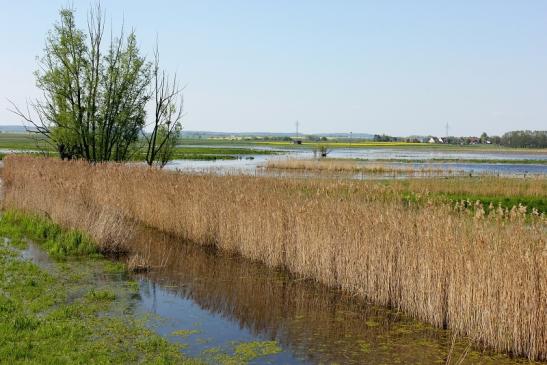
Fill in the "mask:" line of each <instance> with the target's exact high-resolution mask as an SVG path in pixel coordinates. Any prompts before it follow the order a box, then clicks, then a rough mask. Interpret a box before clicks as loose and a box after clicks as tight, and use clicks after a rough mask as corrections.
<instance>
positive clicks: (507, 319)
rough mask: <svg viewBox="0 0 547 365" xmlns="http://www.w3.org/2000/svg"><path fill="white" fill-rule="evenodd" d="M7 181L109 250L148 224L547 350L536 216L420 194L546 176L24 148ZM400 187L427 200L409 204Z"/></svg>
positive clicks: (505, 346)
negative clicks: (346, 175) (426, 174)
mask: <svg viewBox="0 0 547 365" xmlns="http://www.w3.org/2000/svg"><path fill="white" fill-rule="evenodd" d="M4 176H5V185H6V192H5V206H6V207H10V208H17V209H21V210H25V211H31V212H36V213H41V214H47V215H48V216H50V217H51V218H52V219H53V220H55V221H56V222H59V223H60V224H61V225H63V226H65V227H77V228H79V229H81V230H84V231H88V232H90V233H89V234H90V235H91V237H93V238H94V239H96V240H97V241H102V242H103V244H104V245H105V247H109V245H112V244H113V242H115V246H114V247H115V249H116V250H119V249H120V248H123V249H127V250H129V249H130V247H128V246H124V245H128V244H129V242H130V238H131V229H130V227H131V226H130V225H129V226H128V227H129V229H125V230H123V232H124V235H123V236H120V235H119V232H120V231H122V230H121V229H120V227H122V226H123V227H125V224H126V223H127V222H133V223H136V224H144V225H147V226H149V227H154V228H156V229H159V230H161V231H164V232H168V233H171V234H173V235H175V236H177V237H181V238H184V239H188V240H190V241H192V242H195V243H197V244H202V245H207V246H214V247H216V248H218V249H221V250H223V251H227V252H233V253H237V254H240V255H242V256H243V257H246V258H248V259H251V260H255V261H259V262H262V263H264V264H266V265H268V266H271V267H280V268H283V269H285V270H288V271H289V272H292V273H293V274H295V275H297V276H299V277H302V278H309V279H313V280H316V281H318V282H320V283H322V284H325V285H327V286H330V287H336V288H339V289H342V290H345V291H348V292H350V293H353V294H355V295H357V296H360V297H362V298H366V299H368V300H371V301H373V302H374V303H377V304H380V305H385V306H388V307H391V308H396V309H399V310H402V311H404V312H406V313H408V314H409V315H411V316H413V317H414V318H417V319H420V320H423V321H425V322H428V323H430V324H432V325H434V326H437V327H442V328H449V329H451V330H452V331H454V333H456V334H458V335H463V336H469V337H470V338H471V339H472V340H473V341H474V343H475V344H477V345H478V346H485V347H488V348H491V349H494V350H496V351H501V352H510V353H513V354H518V355H521V356H526V357H528V358H530V359H545V356H546V348H545V343H546V335H547V334H546V332H545V328H547V326H546V322H545V321H546V318H545V309H546V307H545V306H546V303H547V300H546V295H547V294H546V291H545V288H544V283H545V282H547V280H546V277H547V272H546V268H547V263H546V262H545V260H546V257H545V256H544V255H543V250H544V248H545V224H546V223H545V216H544V215H543V214H541V213H540V212H539V211H537V210H532V209H528V208H526V207H524V206H522V205H521V206H515V207H511V208H504V207H503V206H498V207H495V209H491V210H489V211H488V210H487V209H485V207H484V206H483V205H482V204H481V203H480V202H479V203H476V202H474V203H473V204H470V205H471V206H468V205H467V204H465V202H458V204H455V203H450V204H447V203H446V202H442V201H436V200H434V199H428V198H427V192H429V191H433V192H443V191H444V192H451V193H456V192H460V193H461V192H463V193H473V194H482V193H484V195H487V196H491V195H492V194H496V193H497V194H507V193H511V194H512V196H518V194H520V195H522V196H536V197H538V198H539V199H544V198H545V194H544V192H545V184H546V183H545V180H544V179H534V180H526V181H521V180H515V179H499V178H490V179H486V180H484V181H482V180H479V183H478V184H476V185H471V184H468V183H466V182H458V180H454V181H452V180H447V182H441V180H437V181H435V180H424V181H414V180H409V181H408V182H400V183H399V182H397V183H389V184H386V183H371V182H362V181H332V180H313V179H310V180H293V179H281V178H267V177H248V176H214V175H195V174H193V175H188V174H179V173H173V172H167V171H163V172H162V171H158V170H150V169H142V168H138V167H129V166H123V165H111V164H101V165H89V164H87V163H85V162H78V161H76V162H71V163H67V162H62V161H56V160H48V159H35V158H25V157H17V158H13V157H12V158H7V159H6V160H5V167H4ZM422 184H423V185H422ZM437 184H439V185H437ZM474 189H476V190H474ZM408 190H410V191H414V192H415V193H416V194H418V195H419V196H421V194H422V193H423V194H424V196H425V198H424V199H420V200H419V201H414V200H413V199H405V192H407V191H408ZM107 207H108V208H107ZM181 212H182V214H181ZM90 217H92V218H90ZM88 222H103V223H102V224H100V225H98V226H90V225H89V223H88ZM110 230H114V231H115V232H116V234H118V235H112V234H108V232H110ZM107 250H108V249H107Z"/></svg>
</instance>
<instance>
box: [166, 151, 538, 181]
mask: <svg viewBox="0 0 547 365" xmlns="http://www.w3.org/2000/svg"><path fill="white" fill-rule="evenodd" d="M187 147H188V146H187ZM199 147H206V146H199ZM233 147H234V148H237V147H238V146H233ZM255 148H256V149H260V150H264V149H267V150H274V148H272V147H268V146H264V147H255ZM275 150H276V151H279V154H276V155H260V154H257V155H250V156H241V157H240V158H239V159H235V160H211V161H200V160H175V161H172V162H171V163H169V164H168V165H167V168H169V169H179V170H184V171H198V172H203V171H208V172H210V171H213V172H218V173H227V172H234V171H237V172H238V173H244V174H268V175H279V172H277V173H272V172H265V171H264V166H265V165H266V164H267V162H268V161H270V160H284V159H289V158H290V159H312V158H314V157H316V153H314V151H313V150H311V149H287V148H286V149H278V148H276V149H275ZM328 159H357V160H358V161H359V163H362V164H366V163H369V162H380V163H382V164H383V165H386V166H392V167H402V166H405V167H412V168H415V169H417V170H420V169H435V170H445V171H446V174H444V175H454V174H456V175H457V174H460V175H464V174H465V175H469V174H492V175H504V176H511V175H513V176H525V175H547V163H546V161H547V152H546V153H529V152H528V153H527V152H522V151H520V150H519V151H515V152H507V151H499V152H497V151H468V150H462V151H457V150H421V149H420V150H418V149H395V148H393V149H392V148H381V149H380V148H336V149H332V150H331V151H330V152H329V154H328ZM535 161H537V163H534V162H535ZM292 175H295V173H294V172H293V173H292ZM300 175H301V174H300ZM437 175H443V174H437ZM389 176H390V175H389V174H388V175H386V176H383V177H389ZM351 177H353V178H363V176H359V175H354V176H351ZM376 177H378V176H376ZM380 177H382V176H380ZM399 177H401V176H399ZM403 177H404V176H403Z"/></svg>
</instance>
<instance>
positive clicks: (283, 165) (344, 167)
mask: <svg viewBox="0 0 547 365" xmlns="http://www.w3.org/2000/svg"><path fill="white" fill-rule="evenodd" d="M265 167H266V168H267V169H272V170H303V171H317V172H334V173H370V174H388V173H395V174H426V173H428V174H441V173H442V174H451V173H452V171H451V170H447V169H440V168H433V167H430V166H428V167H425V166H424V167H412V166H399V165H387V164H379V163H370V162H368V163H359V162H356V161H351V160H333V159H321V160H302V159H284V160H268V161H267V162H266V165H265Z"/></svg>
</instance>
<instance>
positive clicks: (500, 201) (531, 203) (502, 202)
mask: <svg viewBox="0 0 547 365" xmlns="http://www.w3.org/2000/svg"><path fill="white" fill-rule="evenodd" d="M431 200H432V201H435V202H438V203H450V204H453V203H456V202H462V201H463V202H469V203H465V206H468V207H469V208H473V207H474V205H475V203H476V202H477V201H478V202H480V203H481V204H482V206H483V207H484V209H485V212H486V213H488V212H489V211H490V208H489V207H490V205H492V206H493V207H494V209H497V208H498V207H499V206H501V207H502V208H503V209H509V210H510V209H511V208H513V207H518V206H519V205H523V206H525V207H526V208H527V210H526V212H527V213H532V210H533V209H536V210H537V211H538V213H540V214H541V213H547V198H546V197H534V196H511V197H508V196H495V195H493V196H486V195H474V194H462V193H444V192H437V193H429V194H426V195H417V194H415V193H414V192H406V193H404V194H403V202H405V203H417V204H424V203H426V202H427V201H431Z"/></svg>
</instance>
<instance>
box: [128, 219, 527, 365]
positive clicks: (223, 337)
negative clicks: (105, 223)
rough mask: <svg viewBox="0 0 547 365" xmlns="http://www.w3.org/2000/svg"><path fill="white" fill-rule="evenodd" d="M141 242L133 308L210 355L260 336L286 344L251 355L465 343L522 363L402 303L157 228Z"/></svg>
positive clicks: (404, 351) (382, 356)
mask: <svg viewBox="0 0 547 365" xmlns="http://www.w3.org/2000/svg"><path fill="white" fill-rule="evenodd" d="M135 249H136V251H137V252H140V254H141V255H142V256H143V257H146V258H147V259H148V260H150V262H151V263H152V265H153V266H154V267H155V268H154V269H152V270H151V271H150V272H148V273H147V274H143V275H140V276H138V277H139V282H140V300H139V302H138V303H137V305H136V311H137V312H138V313H141V314H143V315H144V314H148V313H152V314H153V315H152V316H151V317H150V319H149V321H148V325H149V326H150V327H151V328H153V329H155V330H156V331H157V332H158V333H160V334H161V335H164V336H167V337H168V338H169V339H170V340H171V341H175V342H181V343H184V344H186V345H187V347H186V349H185V350H184V352H185V353H187V354H188V355H190V356H194V357H200V358H203V359H205V360H206V361H208V362H209V363H211V364H215V363H219V362H220V361H219V357H218V355H219V354H233V351H234V347H235V346H237V344H238V343H241V342H245V343H249V342H251V343H253V342H256V341H258V342H260V343H261V342H263V341H275V342H276V343H277V344H278V346H280V348H281V352H279V353H276V354H269V355H266V356H264V357H260V358H258V359H255V360H254V361H252V362H251V363H253V364H394V363H401V364H433V363H440V364H445V363H446V358H447V356H448V354H449V353H450V352H451V351H452V355H451V356H452V359H453V363H456V362H457V360H458V359H459V358H460V357H461V356H462V354H463V353H464V352H465V351H466V349H467V350H468V353H467V355H466V357H465V361H464V362H463V363H466V364H500V363H501V364H504V363H505V364H514V363H520V362H525V361H520V360H518V361H517V360H515V359H510V358H508V357H505V356H501V355H489V354H485V353H481V352H478V351H475V350H473V349H469V348H468V341H466V340H465V339H461V338H460V339H458V340H457V341H455V343H454V345H452V335H451V334H450V332H449V331H446V330H442V329H437V328H433V327H432V326H429V325H426V324H423V323H420V322H417V321H414V320H412V319H410V318H409V317H408V316H406V315H404V314H403V313H400V312H398V311H396V310H390V309H388V308H385V307H379V306H375V305H372V304H370V303H367V302H366V301H364V300H363V299H361V298H356V297H354V296H352V295H350V294H348V293H345V292H342V291H339V290H334V289H329V288H327V287H325V286H324V285H320V284H317V283H315V282H313V281H309V280H303V279H301V278H297V277H292V276H291V275H289V274H287V273H286V272H284V271H282V270H274V269H269V268H266V267H265V266H264V265H262V264H258V263H253V262H250V261H249V260H246V259H243V258H241V257H239V256H234V255H227V254H224V253H220V252H217V251H216V250H214V249H212V248H205V247H201V246H197V245H195V244H191V243H186V242H182V241H180V240H177V239H175V238H173V237H171V236H169V235H165V234H161V233H158V232H156V231H147V230H143V231H141V232H140V233H139V235H138V239H137V240H136V242H135ZM176 331H182V332H179V333H182V334H183V335H182V336H180V335H174V334H173V333H176ZM451 349H452V350H451Z"/></svg>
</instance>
